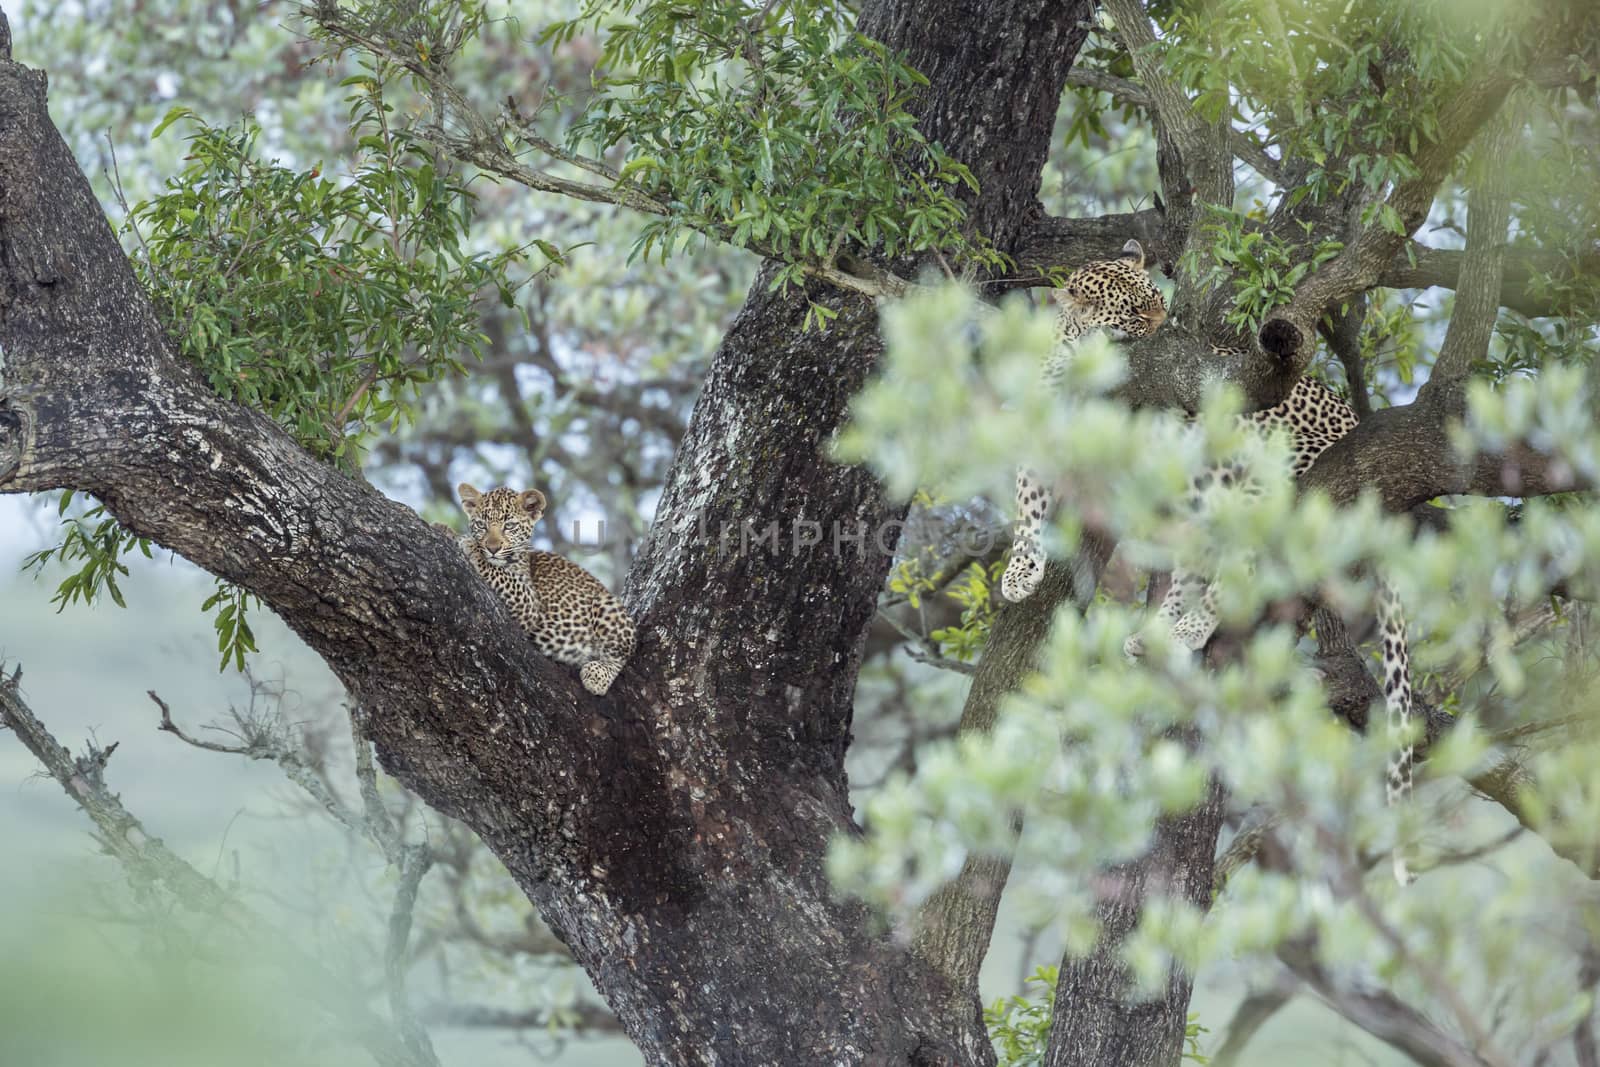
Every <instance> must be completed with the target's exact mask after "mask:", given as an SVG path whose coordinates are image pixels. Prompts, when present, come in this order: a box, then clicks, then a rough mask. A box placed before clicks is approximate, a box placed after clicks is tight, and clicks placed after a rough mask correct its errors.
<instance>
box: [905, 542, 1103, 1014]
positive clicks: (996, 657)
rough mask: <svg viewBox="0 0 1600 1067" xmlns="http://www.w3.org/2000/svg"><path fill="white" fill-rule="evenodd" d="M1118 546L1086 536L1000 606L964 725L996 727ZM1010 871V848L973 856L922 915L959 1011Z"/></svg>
mask: <svg viewBox="0 0 1600 1067" xmlns="http://www.w3.org/2000/svg"><path fill="white" fill-rule="evenodd" d="M1112 547H1113V546H1112V545H1111V544H1110V543H1109V542H1107V541H1106V540H1105V539H1104V538H1101V537H1098V536H1095V535H1093V534H1088V535H1085V537H1084V540H1083V543H1082V544H1081V545H1080V548H1079V551H1078V554H1077V555H1076V557H1075V558H1074V559H1073V561H1072V562H1071V563H1070V564H1068V563H1065V562H1062V561H1059V560H1052V561H1051V562H1050V563H1049V564H1048V565H1047V566H1046V568H1045V574H1044V578H1043V579H1042V580H1041V581H1040V583H1039V588H1038V589H1037V590H1035V591H1034V594H1033V595H1032V596H1031V597H1029V598H1028V599H1027V600H1025V601H1023V602H1022V603H1021V604H1015V605H1011V606H1009V607H1006V608H1005V609H1003V610H1002V611H1001V612H1000V615H999V617H998V618H997V619H996V620H995V624H994V629H993V630H992V632H991V633H990V635H989V642H988V644H987V646H985V649H984V654H983V659H982V660H980V661H979V663H978V670H977V674H976V675H975V676H974V678H973V680H972V687H971V689H969V690H968V691H967V700H966V704H965V706H964V707H963V708H962V711H961V723H960V726H959V732H961V733H963V734H965V733H974V732H977V733H987V732H989V731H990V730H991V729H993V727H994V722H995V717H996V716H997V715H998V714H999V712H1000V704H1001V702H1002V701H1003V700H1004V699H1005V697H1006V695H1007V694H1008V693H1011V692H1013V691H1015V690H1016V689H1017V687H1018V686H1019V685H1021V683H1022V680H1023V679H1024V678H1025V677H1027V675H1028V674H1030V673H1032V672H1033V671H1034V670H1035V667H1036V659H1037V656H1038V653H1039V649H1040V647H1041V646H1042V645H1043V644H1044V641H1045V639H1046V638H1047V637H1048V636H1049V635H1050V627H1051V624H1052V622H1053V621H1054V619H1055V615H1056V610H1057V609H1058V608H1059V607H1060V606H1061V605H1062V604H1065V603H1068V602H1069V601H1070V602H1072V603H1074V604H1076V605H1077V606H1078V608H1079V610H1083V609H1084V608H1085V607H1086V606H1087V605H1088V604H1089V603H1090V601H1092V599H1093V598H1094V592H1095V589H1096V588H1097V587H1098V585H1099V582H1100V575H1101V573H1102V572H1103V571H1104V569H1105V565H1106V561H1107V560H1108V559H1110V558H1111V549H1112ZM1010 872H1011V858H1010V855H1009V853H1007V852H998V853H995V854H991V855H982V856H973V857H970V858H969V859H968V860H967V861H966V862H965V863H963V864H962V867H961V873H960V874H959V875H958V876H957V877H956V878H955V879H954V880H953V881H952V882H950V883H949V884H947V885H945V886H944V887H942V888H941V889H940V890H939V891H938V892H936V893H935V894H934V895H933V896H932V897H931V898H930V899H929V900H928V902H927V903H926V904H925V905H923V908H922V911H921V912H920V913H919V914H918V916H917V920H916V933H915V941H914V947H915V950H916V952H917V953H918V954H919V955H921V956H922V957H923V958H925V959H927V960H928V961H929V962H930V963H931V964H933V966H934V967H935V968H936V969H937V970H938V971H939V973H941V974H943V975H944V976H945V978H946V979H947V980H948V981H949V982H950V985H951V989H952V992H953V996H954V1000H953V1001H952V1004H951V1010H953V1011H960V1010H970V1005H972V1004H975V1003H979V1001H978V971H979V968H980V967H981V966H982V964H983V958H984V955H985V954H986V953H987V952H988V950H989V943H990V941H991V940H992V939H993V936H994V922H995V916H996V915H997V914H998V912H999V908H1000V895H1001V892H1002V891H1003V890H1004V889H1005V884H1006V879H1007V878H1008V877H1009V875H1010Z"/></svg>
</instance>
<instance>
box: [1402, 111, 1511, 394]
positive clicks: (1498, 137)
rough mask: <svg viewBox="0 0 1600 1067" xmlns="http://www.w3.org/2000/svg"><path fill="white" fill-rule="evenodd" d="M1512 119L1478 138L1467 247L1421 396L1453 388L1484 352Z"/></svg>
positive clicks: (1501, 258) (1500, 264) (1504, 215)
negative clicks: (1452, 304)
mask: <svg viewBox="0 0 1600 1067" xmlns="http://www.w3.org/2000/svg"><path fill="white" fill-rule="evenodd" d="M1513 130H1514V127H1513V124H1512V123H1510V122H1507V121H1504V120H1501V121H1497V122H1495V123H1494V124H1493V125H1492V126H1491V127H1490V129H1489V130H1487V131H1485V134H1484V136H1483V138H1482V139H1481V142H1480V144H1479V150H1478V151H1479V158H1478V159H1477V160H1476V161H1475V162H1476V164H1477V165H1476V170H1477V172H1478V173H1477V176H1476V180H1475V181H1474V182H1473V185H1472V191H1471V192H1470V193H1469V194H1468V197H1467V251H1466V258H1465V260H1463V262H1462V265H1461V277H1460V280H1459V281H1458V282H1457V283H1456V304H1455V309H1454V311H1453V312H1452V313H1451V315H1450V325H1449V327H1448V328H1447V329H1446V331H1445V335H1444V344H1443V345H1441V346H1440V348H1439V355H1438V357H1437V358H1436V359H1435V360H1434V362H1433V370H1432V371H1430V372H1429V375H1428V381H1427V382H1426V383H1425V384H1424V385H1423V387H1422V390H1421V392H1420V394H1419V395H1420V396H1422V397H1425V398H1432V397H1433V396H1435V395H1436V394H1440V393H1443V392H1445V391H1448V390H1453V389H1458V388H1460V386H1461V383H1462V382H1463V381H1465V379H1466V377H1467V375H1468V374H1469V373H1470V372H1471V370H1472V365H1473V364H1474V363H1476V362H1480V361H1482V360H1484V359H1486V358H1487V357H1488V354H1489V339H1490V338H1491V337H1492V336H1493V335H1494V323H1495V319H1497V318H1498V317H1499V315H1500V288H1501V279H1502V276H1503V272H1504V268H1505V258H1506V257H1505V241H1506V227H1507V226H1509V225H1510V223H1511V196H1510V193H1511V190H1510V187H1509V186H1510V177H1509V174H1508V171H1507V170H1506V168H1505V166H1504V165H1503V158H1504V156H1505V154H1506V153H1507V152H1509V151H1510V149H1511V144H1512V140H1513Z"/></svg>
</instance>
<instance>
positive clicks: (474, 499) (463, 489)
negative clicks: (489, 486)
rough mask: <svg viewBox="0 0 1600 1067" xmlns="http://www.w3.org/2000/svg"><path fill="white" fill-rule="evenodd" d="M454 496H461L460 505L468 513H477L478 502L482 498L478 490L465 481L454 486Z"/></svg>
mask: <svg viewBox="0 0 1600 1067" xmlns="http://www.w3.org/2000/svg"><path fill="white" fill-rule="evenodd" d="M456 496H458V497H460V498H461V507H462V510H464V511H465V512H466V513H467V514H468V515H476V514H477V513H478V504H479V502H480V501H481V500H482V499H483V494H482V493H480V492H478V491H477V490H476V489H474V488H473V487H472V486H470V485H468V484H467V483H466V482H462V483H461V484H460V485H458V486H456Z"/></svg>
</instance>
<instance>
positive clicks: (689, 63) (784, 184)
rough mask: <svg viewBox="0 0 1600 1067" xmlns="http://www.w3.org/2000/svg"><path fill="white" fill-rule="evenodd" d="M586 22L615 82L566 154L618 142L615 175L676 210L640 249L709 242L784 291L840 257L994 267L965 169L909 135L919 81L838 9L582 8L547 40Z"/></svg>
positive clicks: (724, 4)
mask: <svg viewBox="0 0 1600 1067" xmlns="http://www.w3.org/2000/svg"><path fill="white" fill-rule="evenodd" d="M630 16H631V21H627V20H626V19H627V18H628V17H630ZM614 19H621V20H619V21H612V20H614ZM591 26H592V27H596V28H601V29H603V31H604V33H605V45H604V53H603V62H604V63H605V64H606V65H607V67H608V68H609V70H610V73H609V74H608V75H607V76H606V78H605V79H604V81H603V82H602V83H601V87H602V89H603V92H602V94H601V96H600V97H599V98H598V99H597V100H596V101H595V103H594V105H593V106H592V108H591V109H590V111H589V114H588V115H587V117H586V118H585V119H584V120H583V121H582V122H579V123H578V124H576V125H575V126H574V127H573V128H572V131H571V136H570V143H571V145H572V146H573V147H574V148H581V147H583V146H586V145H590V146H593V147H595V148H597V149H598V150H600V151H602V152H604V151H606V150H609V149H611V148H613V147H615V146H625V148H626V156H625V158H626V162H625V163H624V165H623V166H622V168H621V171H620V174H621V176H622V178H624V179H630V180H632V181H634V182H636V183H638V185H639V186H640V188H642V189H644V190H646V191H648V192H650V193H651V194H652V195H654V196H656V197H657V198H659V199H662V200H665V201H667V202H669V203H670V204H671V206H672V212H671V214H669V215H668V216H667V217H665V218H661V219H656V220H652V221H651V222H650V223H648V224H647V225H646V226H645V228H644V230H643V231H642V232H641V234H640V237H639V241H638V243H637V245H636V246H635V252H636V254H639V255H643V256H646V257H648V256H650V255H651V254H652V252H654V253H657V254H659V255H661V256H662V257H663V258H664V257H665V256H666V255H667V254H668V253H669V252H670V251H671V250H672V249H673V248H674V247H675V246H676V245H677V243H678V242H679V241H681V240H682V239H683V238H684V237H685V236H686V234H687V233H689V232H702V233H714V234H718V235H721V236H724V237H725V238H726V239H727V240H729V241H730V242H731V243H732V244H734V245H735V246H737V247H741V248H742V247H750V248H753V249H758V250H759V251H761V252H762V253H763V254H764V255H769V256H774V257H776V258H779V259H783V260H786V261H788V262H789V264H790V266H789V269H787V270H785V271H783V272H782V273H781V274H780V276H779V277H778V279H777V280H776V283H775V284H779V285H783V284H788V283H789V282H794V281H799V280H800V279H801V278H802V277H803V273H804V270H803V268H804V265H805V264H814V263H831V262H832V260H833V258H834V257H835V255H836V254H837V253H838V252H839V251H840V249H841V248H844V247H847V246H850V247H856V248H865V249H871V250H876V251H879V252H881V253H882V254H883V255H885V256H888V257H891V258H892V257H895V256H900V255H905V254H908V253H914V252H921V251H927V250H930V249H938V250H941V251H945V252H949V253H952V254H954V255H956V256H957V257H958V258H959V259H961V260H971V261H975V262H978V263H983V264H995V263H997V262H998V261H999V259H998V256H997V254H996V253H995V252H994V250H993V249H991V248H990V247H989V246H987V245H986V244H985V243H984V242H983V241H982V240H981V238H979V237H977V236H976V235H973V234H970V233H967V232H965V231H964V230H963V228H962V222H963V219H964V217H965V212H964V210H963V208H962V206H961V204H960V202H959V201H958V200H956V199H955V198H954V197H953V196H951V195H950V188H951V187H952V186H955V185H965V186H967V187H969V188H975V187H976V186H975V183H974V181H973V178H972V175H971V173H970V172H969V171H968V170H967V168H966V167H965V166H963V165H961V164H960V163H958V162H956V161H955V160H953V159H952V158H950V156H949V155H948V154H946V153H945V152H944V151H943V150H942V149H941V148H940V147H939V146H938V145H937V144H933V143H930V142H928V141H927V140H926V139H925V138H924V137H923V136H922V135H921V134H920V133H919V132H918V131H917V129H916V126H915V119H914V116H913V115H912V113H911V111H910V110H909V108H910V105H911V104H912V102H913V100H914V98H915V95H916V93H917V92H918V90H920V89H921V88H922V87H923V86H924V85H926V84H927V81H926V79H925V78H924V77H923V76H922V75H921V74H919V73H918V72H917V71H915V70H913V69H912V68H910V67H909V66H907V65H906V64H905V63H904V62H903V61H901V60H900V59H898V58H897V57H895V56H893V55H891V54H889V53H888V52H887V51H886V50H885V49H884V48H883V46H881V45H879V44H878V43H876V42H874V41H872V40H869V39H868V38H866V37H863V36H862V35H860V34H858V33H856V32H854V14H853V11H852V9H851V7H850V6H849V5H846V4H845V3H842V2H840V0H786V2H782V3H757V2H755V0H715V2H701V3H695V4H685V3H682V2H681V0H622V2H620V3H616V2H609V0H590V2H589V3H588V4H587V5H586V6H585V8H584V10H583V13H582V14H581V15H580V16H579V17H578V18H575V19H572V20H569V21H566V22H560V23H556V24H555V25H553V26H551V27H550V28H549V29H548V30H547V31H546V34H545V38H546V39H547V40H551V41H555V42H563V41H570V40H571V39H572V38H573V37H574V36H575V35H577V34H578V33H579V32H580V31H582V30H583V29H584V28H586V27H591Z"/></svg>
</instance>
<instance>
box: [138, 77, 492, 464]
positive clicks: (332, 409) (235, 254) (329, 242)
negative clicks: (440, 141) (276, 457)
mask: <svg viewBox="0 0 1600 1067" xmlns="http://www.w3.org/2000/svg"><path fill="white" fill-rule="evenodd" d="M346 84H347V85H350V86H352V87H353V88H355V89H356V90H357V91H356V92H355V93H354V94H353V95H352V96H351V97H350V104H351V108H350V114H351V124H352V128H353V129H354V130H355V131H356V132H357V134H358V135H359V136H358V143H359V145H360V147H361V149H362V152H361V154H360V155H359V156H358V157H357V158H356V160H355V161H354V166H353V170H352V173H351V174H350V175H349V176H348V177H347V178H344V179H341V180H335V179H334V178H333V177H329V176H324V175H323V174H322V171H321V167H320V165H319V166H314V167H311V168H310V169H308V170H302V171H295V170H291V169H289V168H288V167H285V166H283V165H281V164H278V163H275V162H265V161H263V160H261V159H259V158H258V156H257V149H258V143H259V137H260V129H259V127H257V126H256V125H255V124H254V123H252V122H249V121H246V122H245V123H244V124H242V125H241V126H240V127H236V128H231V129H222V128H215V127H212V126H209V125H207V124H205V123H204V122H203V121H201V120H199V119H197V118H196V117H195V116H193V115H192V113H190V112H188V111H187V110H186V109H183V108H175V109H173V110H172V111H171V112H170V113H169V114H168V116H167V118H166V119H165V120H163V122H162V123H161V125H159V126H157V128H156V131H155V135H156V136H159V135H160V134H161V132H162V131H163V130H164V129H166V128H167V127H168V126H170V125H171V124H172V123H174V122H176V121H178V120H179V119H188V120H190V121H191V123H192V124H193V125H194V127H195V132H194V133H193V134H192V135H191V136H190V137H189V139H188V140H189V157H188V158H189V159H190V160H191V162H190V165H189V166H188V167H187V168H186V169H185V170H184V171H183V173H182V174H181V175H179V176H178V177H177V178H174V179H173V180H172V181H170V182H169V183H168V187H167V190H166V192H164V193H162V194H161V195H160V196H157V197H156V198H154V199H153V200H150V201H148V202H145V203H141V204H139V205H137V206H135V207H134V209H133V212H132V214H131V216H130V219H129V226H130V227H132V228H133V230H134V232H135V233H136V234H137V236H138V245H139V249H140V251H139V253H137V254H136V255H135V257H134V263H135V266H136V268H137V269H138V270H139V272H140V276H141V278H142V279H143V280H144V282H145V283H146V285H147V286H148V287H149V288H150V291H151V293H152V295H153V296H154V297H155V298H156V300H157V303H158V306H159V307H161V308H162V310H163V311H164V313H165V316H166V321H167V324H168V326H169V329H170V330H171V332H172V334H173V335H174V337H175V338H176V339H177V341H178V345H179V349H180V350H181V351H182V353H183V354H184V355H185V356H186V357H188V358H189V359H191V360H193V361H194V362H195V363H197V364H199V365H200V367H201V368H203V369H204V370H205V372H206V376H207V379H208V380H209V381H210V383H211V385H212V387H213V388H214V389H216V390H217V391H218V392H219V393H221V394H222V395H224V396H227V397H230V398H231V399H234V400H237V401H239V402H240V403H242V404H245V405H247V406H249V407H252V408H256V409H258V410H260V411H263V412H265V413H266V414H268V415H270V416H271V417H272V418H274V419H275V420H276V421H278V422H279V423H280V424H281V425H282V426H284V427H285V428H286V429H288V430H289V431H290V432H291V433H292V434H294V436H295V439H296V440H297V441H299V442H300V443H301V444H303V445H304V446H305V447H306V448H307V449H309V450H310V451H311V452H312V453H314V454H315V455H318V456H321V457H324V458H327V459H330V460H335V461H340V462H342V463H344V464H345V465H349V464H351V463H352V462H353V461H354V459H355V456H356V453H355V452H354V449H356V448H357V447H358V446H359V445H360V444H361V443H362V442H363V441H364V440H365V438H366V437H367V436H368V435H369V434H371V433H372V431H373V430H374V428H376V427H377V426H379V425H384V424H387V425H389V426H390V427H394V426H397V425H398V424H399V423H400V422H401V420H403V419H405V418H407V417H409V415H410V411H411V405H412V404H413V403H414V402H415V399H416V397H417V396H418V394H419V392H420V390H421V389H422V387H423V386H425V385H427V384H429V383H431V382H434V381H437V380H438V379H439V378H440V377H441V376H443V375H445V374H447V373H451V372H455V373H461V372H463V371H464V369H465V368H464V366H463V363H462V358H463V356H466V355H469V354H470V355H476V354H477V353H478V352H479V351H480V349H481V346H482V344H483V341H484V338H483V335H482V333H481V331H480V329H479V325H478V324H479V310H478V300H479V294H480V293H482V292H483V291H485V290H496V291H498V292H499V294H500V296H501V299H502V300H504V301H505V302H506V303H507V304H509V303H510V302H511V300H512V292H511V289H510V288H509V286H508V284H507V282H506V279H505V273H504V272H505V267H506V265H507V263H508V262H509V261H510V259H511V258H512V257H513V256H514V255H515V253H514V252H504V253H501V254H499V255H495V256H490V255H484V254H470V253H467V252H465V251H463V240H464V238H465V237H466V234H467V231H468V227H469V226H470V224H471V221H472V196H471V194H470V193H469V192H468V190H467V188H466V186H465V184H464V183H463V182H462V181H461V180H460V179H459V178H457V177H456V176H455V175H454V173H453V172H452V171H451V170H450V168H448V167H442V166H440V165H438V164H437V162H436V161H435V158H434V157H433V155H432V154H431V153H430V152H428V151H427V149H426V148H425V147H424V146H423V145H422V144H421V143H420V142H419V141H418V140H417V139H416V138H415V136H414V135H412V134H410V133H408V132H406V131H405V130H402V129H397V128H394V127H392V126H391V124H390V121H389V114H390V112H391V111H392V110H393V108H392V105H390V104H388V103H386V102H385V101H384V99H383V97H382V95H381V92H380V83H379V82H378V81H377V80H376V79H375V78H372V77H369V76H363V75H357V76H353V77H352V78H350V79H347V80H346Z"/></svg>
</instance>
